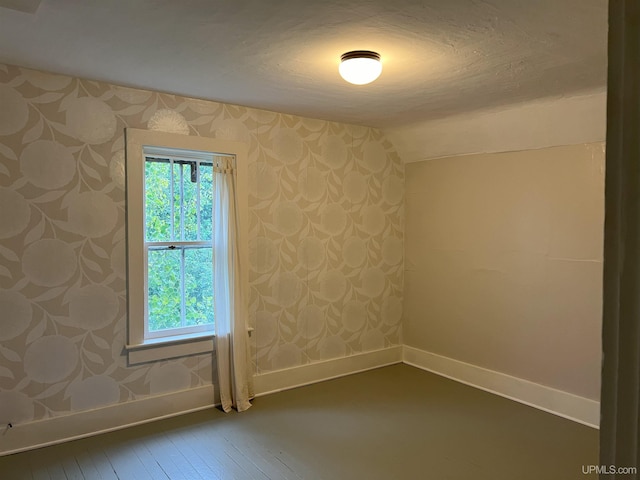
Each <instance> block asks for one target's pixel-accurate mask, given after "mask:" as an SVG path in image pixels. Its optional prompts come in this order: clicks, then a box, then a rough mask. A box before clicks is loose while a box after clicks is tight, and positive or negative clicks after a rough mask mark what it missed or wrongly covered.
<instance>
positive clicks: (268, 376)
mask: <svg viewBox="0 0 640 480" xmlns="http://www.w3.org/2000/svg"><path fill="white" fill-rule="evenodd" d="M401 362H402V346H401V345H398V346H395V347H390V348H384V349H382V350H374V351H372V352H364V353H358V354H355V355H351V356H349V357H342V358H336V359H333V360H325V361H322V362H317V363H310V364H308V365H302V366H299V367H293V368H287V369H284V370H277V371H275V372H268V373H263V374H261V375H256V376H254V377H253V383H254V390H255V394H256V396H257V397H259V396H262V395H268V394H270V393H276V392H280V391H282V390H288V389H290V388H296V387H302V386H304V385H309V384H311V383H316V382H322V381H324V380H330V379H332V378H338V377H343V376H345V375H351V374H354V373H359V372H364V371H366V370H372V369H374V368H379V367H384V366H387V365H393V364H395V363H401Z"/></svg>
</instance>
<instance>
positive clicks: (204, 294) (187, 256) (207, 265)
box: [143, 147, 213, 339]
mask: <svg viewBox="0 0 640 480" xmlns="http://www.w3.org/2000/svg"><path fill="white" fill-rule="evenodd" d="M143 154H144V163H145V166H144V168H145V178H144V232H145V242H144V255H145V264H146V265H145V287H146V288H145V295H146V301H145V329H144V337H145V339H151V338H160V337H167V336H174V335H183V334H189V333H198V332H206V331H212V330H213V272H212V269H211V262H212V242H211V239H212V219H211V215H212V208H213V203H212V202H213V159H212V154H211V153H201V152H194V151H190V150H177V149H164V148H157V147H143Z"/></svg>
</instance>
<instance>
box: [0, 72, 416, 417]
mask: <svg viewBox="0 0 640 480" xmlns="http://www.w3.org/2000/svg"><path fill="white" fill-rule="evenodd" d="M126 127H135V128H149V129H154V130H160V131H171V132H176V133H182V134H189V135H203V136H214V137H218V138H226V139H233V140H237V141H241V142H244V143H246V144H248V145H249V161H250V164H249V172H250V178H249V194H250V197H249V208H250V238H249V254H250V261H251V273H250V288H251V292H250V306H249V307H250V308H249V310H250V318H249V324H250V325H251V326H253V327H255V332H254V333H253V335H252V337H251V342H252V357H253V360H254V369H255V372H256V373H258V374H259V373H264V372H268V371H272V370H278V369H282V368H287V367H293V366H298V365H304V364H307V363H310V362H315V361H319V360H324V359H330V358H336V357H344V356H347V355H351V354H354V353H357V352H362V351H367V350H374V349H379V348H384V347H387V346H390V345H395V344H399V343H400V335H401V328H400V318H401V314H402V312H401V304H402V263H403V247H402V242H403V224H402V221H403V206H402V205H403V196H404V177H403V175H404V168H403V164H402V162H401V160H400V158H399V157H398V155H397V154H396V153H395V151H394V150H393V147H392V146H391V144H390V143H389V142H388V141H387V140H386V139H385V138H384V136H383V135H382V134H381V133H380V132H379V131H377V130H374V129H370V128H366V127H358V126H352V125H342V124H337V123H331V122H326V121H321V120H312V119H307V118H300V117H295V116H290V115H283V114H278V113H272V112H266V111H260V110H255V109H251V108H246V107H239V106H233V105H226V104H221V103H216V102H210V101H203V100H196V99H190V98H184V97H178V96H174V95H169V94H163V93H156V92H150V91H143V90H136V89H130V88H123V87H118V86H113V85H109V84H105V83H100V82H94V81H89V80H81V79H77V78H71V77H67V76H60V75H51V74H47V73H42V72H37V71H33V70H27V69H23V68H19V67H15V66H8V65H0V259H1V261H0V423H1V422H9V421H12V422H15V423H19V422H28V421H32V420H37V419H43V418H47V417H51V416H56V415H65V414H68V413H71V412H73V411H79V410H85V409H90V408H95V407H98V406H102V405H107V404H113V403H118V402H126V401H128V400H133V399H137V398H141V397H144V396H148V395H155V394H159V393H164V392H170V391H177V390H182V389H186V388H193V387H196V386H200V385H205V384H210V383H211V382H212V358H211V356H210V355H200V356H194V357H185V358H180V359H174V360H168V361H162V362H156V363H153V364H148V365H141V366H134V367H128V366H127V364H126V357H125V356H124V355H123V347H124V344H125V342H126V251H125V240H126V238H125V236H126V231H125V209H126V205H125V193H124V185H125V172H124V158H125V156H124V129H125V128H126Z"/></svg>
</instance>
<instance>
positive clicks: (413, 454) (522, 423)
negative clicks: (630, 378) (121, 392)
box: [0, 365, 598, 480]
mask: <svg viewBox="0 0 640 480" xmlns="http://www.w3.org/2000/svg"><path fill="white" fill-rule="evenodd" d="M597 462H598V432H597V430H594V429H591V428H589V427H585V426H582V425H579V424H577V423H574V422H571V421H569V420H565V419H562V418H559V417H556V416H553V415H550V414H547V413H544V412H541V411H539V410H535V409H533V408H530V407H527V406H524V405H521V404H518V403H515V402H512V401H510V400H507V399H504V398H501V397H498V396H495V395H492V394H489V393H486V392H483V391H480V390H477V389H474V388H471V387H468V386H465V385H462V384H459V383H456V382H453V381H451V380H447V379H445V378H442V377H438V376H436V375H433V374H430V373H427V372H424V371H421V370H418V369H416V368H413V367H410V366H407V365H394V366H391V367H385V368H380V369H377V370H372V371H369V372H365V373H361V374H357V375H352V376H349V377H344V378H340V379H337V380H332V381H328V382H323V383H319V384H315V385H311V386H308V387H302V388H298V389H295V390H289V391H286V392H282V393H278V394H274V395H269V396H266V397H261V398H258V399H256V400H255V401H254V406H253V408H251V409H250V410H248V411H247V412H244V413H241V414H238V413H235V412H234V413H231V414H224V413H222V412H220V411H218V410H216V409H211V410H206V411H201V412H198V413H194V414H189V415H183V416H180V417H175V418H172V419H169V420H163V421H158V422H154V423H150V424H147V425H142V426H139V427H134V428H129V429H125V430H120V431H117V432H112V433H108V434H104V435H100V436H97V437H91V438H87V439H83V440H78V441H74V442H69V443H65V444H62V445H56V446H52V447H47V448H43V449H39V450H34V451H31V452H24V453H20V454H15V455H10V456H6V457H1V458H0V478H1V479H6V480H17V479H33V480H40V479H51V480H54V479H55V480H57V479H121V480H144V479H153V480H156V479H172V480H176V479H207V480H208V479H242V480H244V479H261V480H266V479H273V480H275V479H301V478H304V479H329V480H341V479H345V480H356V479H367V480H374V479H385V480H394V479H433V480H446V479H451V480H484V479H487V480H489V479H490V480H529V479H531V480H541V479H544V480H555V479H557V480H572V479H582V480H584V479H588V478H596V476H595V475H594V476H593V477H591V476H588V475H583V473H582V466H583V465H590V464H597Z"/></svg>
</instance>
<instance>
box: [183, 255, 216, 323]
mask: <svg viewBox="0 0 640 480" xmlns="http://www.w3.org/2000/svg"><path fill="white" fill-rule="evenodd" d="M211 252H212V250H211V248H187V249H185V251H184V253H185V268H184V285H185V317H186V318H185V322H186V323H185V325H186V326H188V327H190V326H193V325H204V324H207V323H213V269H212V258H211Z"/></svg>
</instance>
